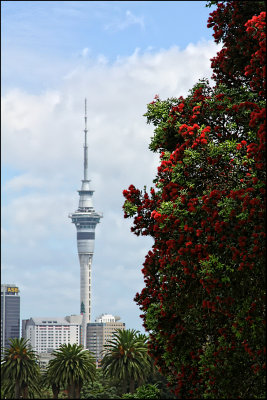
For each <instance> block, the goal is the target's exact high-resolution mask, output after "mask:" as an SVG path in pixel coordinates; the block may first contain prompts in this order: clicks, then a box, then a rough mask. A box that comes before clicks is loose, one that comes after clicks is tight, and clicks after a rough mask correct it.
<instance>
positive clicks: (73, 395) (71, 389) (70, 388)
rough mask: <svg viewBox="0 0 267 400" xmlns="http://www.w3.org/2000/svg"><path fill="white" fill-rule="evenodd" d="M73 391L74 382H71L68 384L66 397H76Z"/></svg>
mask: <svg viewBox="0 0 267 400" xmlns="http://www.w3.org/2000/svg"><path fill="white" fill-rule="evenodd" d="M75 392H76V390H75V385H74V383H72V384H70V385H69V386H68V399H76V397H75V394H76V393H75Z"/></svg>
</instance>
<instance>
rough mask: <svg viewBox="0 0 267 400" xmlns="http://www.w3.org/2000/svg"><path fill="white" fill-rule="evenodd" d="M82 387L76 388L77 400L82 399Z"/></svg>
mask: <svg viewBox="0 0 267 400" xmlns="http://www.w3.org/2000/svg"><path fill="white" fill-rule="evenodd" d="M81 388H82V387H81V385H79V384H78V385H77V386H76V399H80V397H81Z"/></svg>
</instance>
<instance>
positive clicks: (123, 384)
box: [122, 381, 127, 394]
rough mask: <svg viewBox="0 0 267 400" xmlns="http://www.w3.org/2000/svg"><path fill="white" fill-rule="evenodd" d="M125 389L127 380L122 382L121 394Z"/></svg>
mask: <svg viewBox="0 0 267 400" xmlns="http://www.w3.org/2000/svg"><path fill="white" fill-rule="evenodd" d="M126 391H127V382H126V381H123V382H122V394H124V393H126Z"/></svg>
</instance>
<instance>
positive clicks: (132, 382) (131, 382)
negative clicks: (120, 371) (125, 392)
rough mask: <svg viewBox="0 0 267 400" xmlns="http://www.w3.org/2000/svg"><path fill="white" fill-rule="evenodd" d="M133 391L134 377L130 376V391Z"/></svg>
mask: <svg viewBox="0 0 267 400" xmlns="http://www.w3.org/2000/svg"><path fill="white" fill-rule="evenodd" d="M133 392H134V379H133V378H131V379H130V393H133Z"/></svg>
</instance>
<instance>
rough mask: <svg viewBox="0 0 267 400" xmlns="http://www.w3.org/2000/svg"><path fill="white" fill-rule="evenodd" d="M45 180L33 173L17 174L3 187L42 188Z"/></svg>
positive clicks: (18, 188)
mask: <svg viewBox="0 0 267 400" xmlns="http://www.w3.org/2000/svg"><path fill="white" fill-rule="evenodd" d="M44 184H45V180H43V179H41V178H38V177H36V176H35V177H34V176H32V174H31V173H26V174H23V175H19V176H15V177H14V178H12V179H10V180H9V181H8V182H7V183H6V184H5V185H4V187H3V190H9V191H10V190H11V191H19V190H22V189H25V188H41V187H43V186H44Z"/></svg>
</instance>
